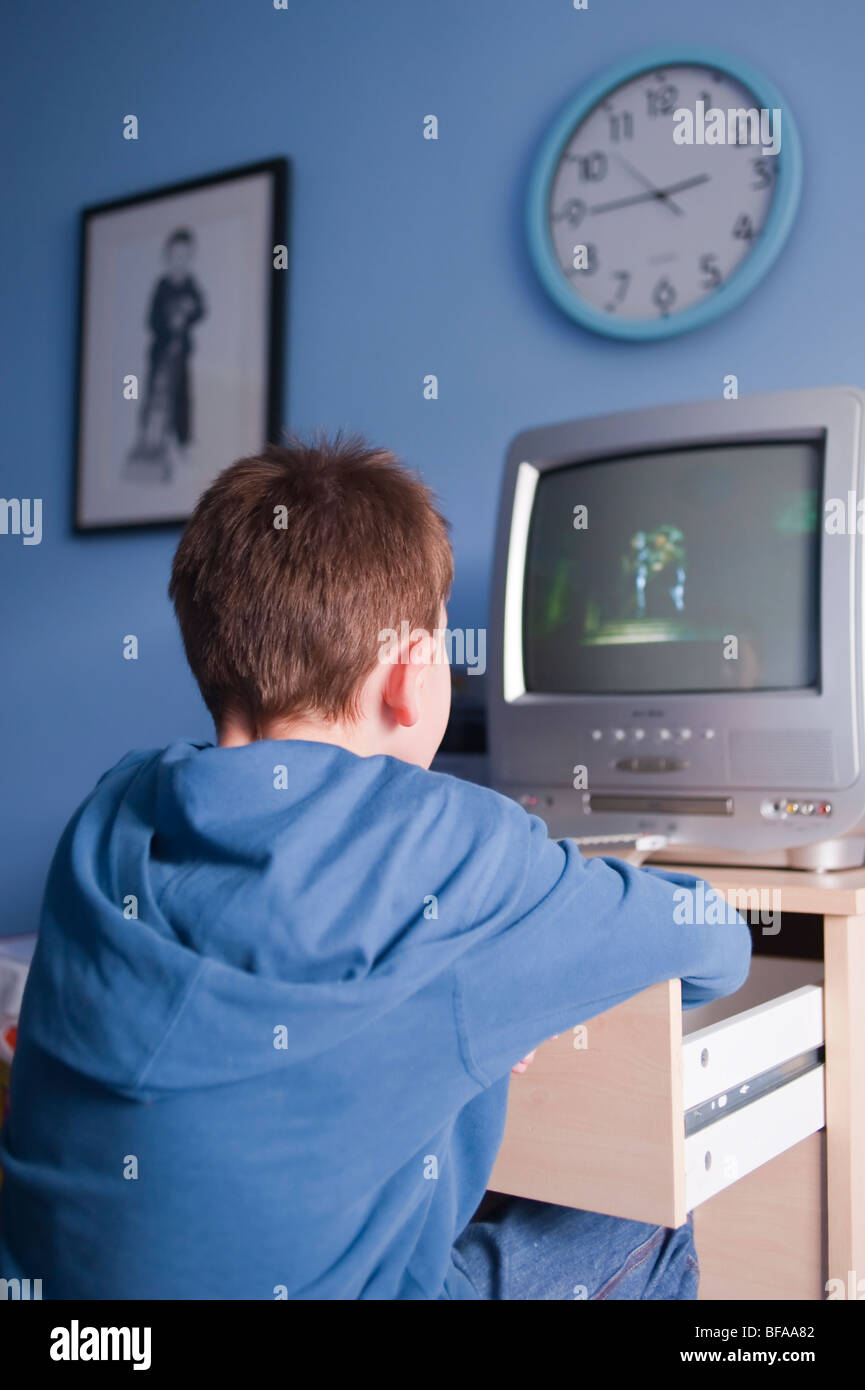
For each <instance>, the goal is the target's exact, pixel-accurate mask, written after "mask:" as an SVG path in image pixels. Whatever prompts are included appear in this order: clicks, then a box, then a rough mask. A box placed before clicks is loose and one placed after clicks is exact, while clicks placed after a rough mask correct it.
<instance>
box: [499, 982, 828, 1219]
mask: <svg viewBox="0 0 865 1390" xmlns="http://www.w3.org/2000/svg"><path fill="white" fill-rule="evenodd" d="M756 964H757V962H756V961H755V965H756ZM761 971H762V972H764V973H765V974H766V975H767V979H766V980H765V981H764V982H763V992H764V993H765V988H766V987H767V986H768V987H769V988H771V983H772V979H773V978H775V976H774V975H773V965H772V963H771V962H770V961H767V960H763V962H762V963H761V965H760V966H759V969H758V971H757V974H759V973H760V972H761ZM777 978H778V979H780V978H782V977H781V976H780V974H779V975H778V976H777ZM758 983H759V982H758ZM754 984H755V982H754V980H751V981H750V982H749V986H748V988H747V989H745V990H743V991H742V997H743V999H750V998H751V997H752V996H753V994H754ZM736 1001H737V996H732V997H731V1002H730V1005H729V1007H730V1008H731V1010H734V1009H735V1005H736ZM725 1004H726V1001H724V1005H725ZM724 1005H722V1007H723V1006H724ZM713 1008H714V1009H715V1010H716V1011H717V1005H716V1006H713ZM699 1014H700V1011H699V1010H695V1011H694V1012H693V1014H689V1015H686V1016H685V1025H686V1027H687V1026H688V1023H689V1022H690V1024H691V1025H692V1027H693V1023H694V1020H695V1018H696V1019H699ZM682 1023H683V1018H682V1010H681V992H680V984H679V981H678V980H673V981H668V982H666V983H665V984H662V985H655V986H653V988H652V989H649V990H645V991H643V993H642V994H639V995H636V996H635V997H634V998H633V999H629V1000H626V1002H625V1003H624V1004H620V1005H618V1007H617V1008H615V1009H611V1010H609V1011H608V1012H607V1013H606V1014H601V1015H600V1016H599V1017H598V1018H595V1019H591V1020H589V1022H588V1023H587V1024H586V1025H585V1038H584V1043H585V1045H584V1046H580V1047H575V1046H574V1042H575V1041H576V1039H572V1037H571V1035H570V1034H561V1035H560V1036H559V1037H557V1038H555V1039H552V1040H551V1041H550V1042H547V1043H544V1044H543V1046H542V1047H540V1048H539V1049H538V1052H537V1056H536V1059H535V1061H534V1063H533V1064H532V1066H531V1067H530V1068H529V1070H528V1072H527V1073H525V1074H524V1075H522V1076H517V1077H514V1078H513V1080H512V1082H511V1088H510V1098H509V1102H508V1115H507V1124H506V1128H505V1135H504V1140H503V1142H502V1146H501V1149H500V1152H499V1155H498V1158H497V1161H496V1165H495V1168H494V1170H493V1174H492V1176H491V1179H490V1182H489V1186H490V1187H491V1188H492V1189H493V1190H495V1191H499V1192H509V1193H513V1194H514V1195H517V1196H523V1197H532V1198H535V1199H536V1200H538V1201H546V1202H556V1203H560V1204H561V1205H563V1206H571V1207H581V1208H585V1209H586V1210H589V1211H601V1212H606V1213H608V1214H610V1215H612V1216H622V1217H625V1218H628V1219H630V1220H634V1221H648V1222H652V1223H653V1224H657V1225H663V1226H679V1225H681V1224H682V1222H683V1221H684V1220H685V1218H686V1216H687V1213H688V1212H689V1211H690V1210H691V1209H692V1208H693V1207H695V1206H698V1205H699V1204H700V1203H701V1202H704V1201H706V1200H707V1198H709V1197H712V1196H714V1195H715V1194H716V1193H718V1192H720V1191H722V1190H723V1189H724V1188H726V1187H729V1186H730V1185H731V1184H732V1183H734V1182H736V1181H737V1179H738V1178H740V1177H744V1176H745V1174H747V1173H750V1172H752V1171H753V1170H754V1169H755V1168H757V1167H759V1166H760V1165H761V1164H763V1163H765V1162H767V1161H768V1160H769V1159H771V1158H774V1157H775V1156H777V1155H778V1154H780V1153H782V1152H784V1151H785V1150H786V1149H788V1148H790V1147H791V1146H792V1145H793V1144H796V1143H798V1142H799V1141H800V1140H802V1139H804V1138H806V1137H807V1136H808V1135H810V1134H813V1133H814V1132H815V1131H817V1130H819V1129H820V1128H821V1127H822V1126H823V1123H824V1111H823V1104H824V1101H823V1092H824V1077H823V1066H822V1065H821V1061H822V1052H821V1050H820V1049H821V1047H822V1043H823V1007H822V990H821V988H820V986H819V985H814V984H809V985H804V986H802V987H800V988H798V989H795V990H792V991H789V992H788V993H787V994H785V995H782V996H781V997H780V998H778V999H771V998H770V999H768V1000H765V999H764V1000H763V1002H761V1003H759V1004H757V1005H756V1006H755V1007H752V1008H749V1009H746V1010H744V1011H743V1012H740V1013H738V1014H736V1013H735V1012H732V1013H731V1016H730V1017H726V1018H720V1019H716V1021H715V1022H713V1023H712V1024H710V1025H707V1026H705V1027H703V1028H699V1029H698V1030H697V1031H691V1032H688V1033H686V1034H685V1037H684V1039H683V1036H682ZM575 1031H577V1032H579V1031H580V1030H575ZM752 1093H753V1095H756V1096H757V1097H758V1098H757V1099H752V1098H751V1095H752Z"/></svg>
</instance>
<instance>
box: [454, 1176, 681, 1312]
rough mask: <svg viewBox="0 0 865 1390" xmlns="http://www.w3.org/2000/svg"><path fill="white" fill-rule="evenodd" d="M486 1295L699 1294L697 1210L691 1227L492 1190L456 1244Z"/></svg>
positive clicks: (465, 1268) (459, 1260)
mask: <svg viewBox="0 0 865 1390" xmlns="http://www.w3.org/2000/svg"><path fill="white" fill-rule="evenodd" d="M453 1260H454V1263H455V1264H456V1266H457V1268H458V1269H459V1270H460V1271H461V1272H462V1273H463V1274H464V1275H465V1276H466V1277H467V1278H468V1280H469V1281H470V1283H471V1284H473V1285H474V1287H475V1289H477V1293H478V1298H482V1299H529V1300H539V1299H651V1298H654V1299H669V1300H673V1299H695V1298H696V1297H697V1285H698V1283H699V1277H700V1276H699V1268H698V1265H697V1252H696V1250H695V1248H694V1232H693V1225H692V1221H691V1217H690V1215H689V1216H688V1220H687V1221H686V1222H685V1224H684V1226H679V1227H678V1229H676V1230H668V1229H667V1228H666V1227H665V1226H651V1225H648V1226H647V1225H644V1224H643V1223H642V1222H639V1221H622V1220H620V1219H619V1218H618V1217H616V1216H601V1215H599V1214H598V1213H596V1212H592V1211H576V1210H574V1209H572V1208H571V1207H558V1206H553V1205H552V1203H550V1202H532V1201H529V1200H528V1198H525V1197H504V1196H501V1197H500V1196H499V1195H498V1194H492V1193H488V1194H487V1197H486V1198H485V1199H484V1201H483V1202H482V1203H481V1206H480V1207H479V1208H478V1211H477V1212H476V1213H475V1216H474V1219H473V1220H472V1221H470V1222H469V1224H468V1226H467V1227H466V1228H465V1230H464V1231H463V1232H462V1234H461V1235H460V1236H459V1238H458V1240H457V1241H456V1243H455V1245H454V1247H453Z"/></svg>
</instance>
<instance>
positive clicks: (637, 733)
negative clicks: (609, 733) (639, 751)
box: [631, 729, 646, 743]
mask: <svg viewBox="0 0 865 1390" xmlns="http://www.w3.org/2000/svg"><path fill="white" fill-rule="evenodd" d="M631 734H632V736H633V738H634V740H635V742H636V743H639V742H640V740H641V739H644V738H645V737H646V731H645V729H632V730H631Z"/></svg>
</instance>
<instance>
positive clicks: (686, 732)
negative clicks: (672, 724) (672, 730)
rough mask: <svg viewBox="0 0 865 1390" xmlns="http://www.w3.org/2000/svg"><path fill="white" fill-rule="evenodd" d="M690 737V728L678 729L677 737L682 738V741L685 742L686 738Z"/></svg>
mask: <svg viewBox="0 0 865 1390" xmlns="http://www.w3.org/2000/svg"><path fill="white" fill-rule="evenodd" d="M690 737H691V730H690V729H680V730H679V738H680V739H682V740H683V741H684V742H686V743H687V741H688V739H689V738H690Z"/></svg>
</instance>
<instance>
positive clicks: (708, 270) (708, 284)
mask: <svg viewBox="0 0 865 1390" xmlns="http://www.w3.org/2000/svg"><path fill="white" fill-rule="evenodd" d="M700 269H701V270H702V272H703V277H704V278H703V280H702V282H701V284H702V288H703V289H704V290H714V289H715V288H716V287H717V286H718V285H720V283H721V281H722V279H723V278H724V277H723V276H722V274H721V267H720V266H719V265H718V257H717V256H716V254H715V252H714V251H707V252H706V254H705V255H704V256H701V257H700Z"/></svg>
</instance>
